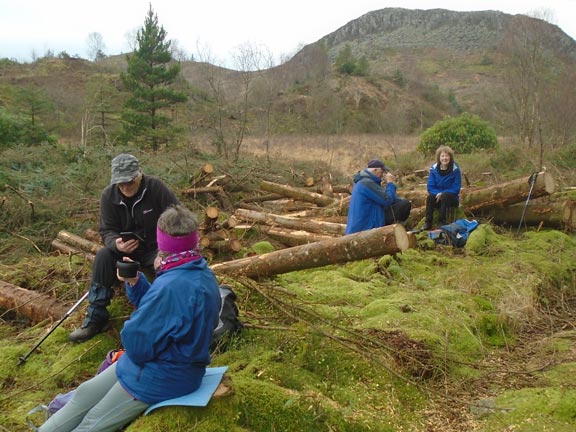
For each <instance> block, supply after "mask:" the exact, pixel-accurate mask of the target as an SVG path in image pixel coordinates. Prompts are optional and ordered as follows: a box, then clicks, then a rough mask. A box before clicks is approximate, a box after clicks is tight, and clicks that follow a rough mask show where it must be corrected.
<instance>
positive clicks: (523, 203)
mask: <svg viewBox="0 0 576 432" xmlns="http://www.w3.org/2000/svg"><path fill="white" fill-rule="evenodd" d="M212 172H213V169H212V170H211V166H210V165H209V164H208V165H205V166H203V167H202V169H201V170H199V171H198V173H196V174H195V175H194V176H192V177H191V181H192V182H193V186H192V187H191V188H189V189H186V190H185V191H183V193H184V195H187V194H188V195H189V194H192V195H195V196H198V195H199V194H213V195H214V198H213V199H212V201H213V202H214V203H219V204H220V205H221V206H222V207H223V208H224V207H225V208H227V209H228V210H229V209H230V208H232V207H231V204H230V200H229V198H228V195H227V194H226V191H225V187H224V186H222V185H216V183H218V182H219V181H222V180H223V179H224V178H225V177H226V176H218V177H214V178H212V177H210V176H211V174H212ZM325 183H326V182H323V184H322V187H321V189H320V190H319V189H318V188H314V190H310V189H311V187H310V185H308V186H305V187H301V188H297V187H292V186H287V185H282V184H277V183H272V182H268V181H263V182H262V183H261V185H260V190H261V193H260V195H258V196H254V197H250V198H244V199H243V200H241V201H239V202H238V203H237V205H236V207H235V208H232V209H233V214H231V213H232V211H229V212H228V213H227V212H225V211H223V210H222V209H221V208H220V207H219V206H217V205H209V206H206V207H205V209H204V214H203V215H202V217H201V226H200V234H201V235H200V243H201V245H202V246H203V248H204V249H203V253H204V255H207V254H208V255H211V254H212V255H213V254H214V253H217V252H222V251H231V252H235V251H238V250H240V248H242V243H241V240H240V238H239V237H238V232H240V230H239V227H241V226H243V227H244V228H246V227H254V226H257V227H258V228H259V229H260V231H261V232H262V233H264V234H265V235H266V236H269V237H270V238H272V239H274V240H276V241H277V242H280V243H281V244H284V245H285V246H286V248H283V249H280V250H277V251H275V252H272V253H268V254H264V255H259V256H251V257H247V258H241V259H236V260H230V261H225V262H220V263H217V264H213V265H212V269H213V270H214V272H215V273H216V274H217V275H218V276H220V277H227V276H247V277H251V278H264V277H270V276H273V275H275V274H280V273H285V272H290V271H296V270H302V269H307V268H314V267H320V266H324V265H328V264H335V263H342V262H349V261H353V260H361V259H366V258H370V257H375V256H382V255H385V254H395V253H398V252H402V251H404V250H406V249H408V248H410V247H414V246H415V237H414V235H413V234H411V233H410V232H406V230H405V228H404V227H403V226H402V225H389V226H386V227H382V228H377V229H373V230H369V231H364V232H361V233H356V234H352V235H344V231H345V227H346V216H345V213H346V211H347V207H348V205H349V202H350V191H351V187H350V186H349V185H346V186H344V187H339V186H329V185H326V184H325ZM398 194H399V196H403V197H406V198H409V199H411V200H412V202H413V209H412V212H411V219H412V221H413V222H412V223H413V224H414V225H415V224H417V223H418V222H419V221H420V220H421V218H422V217H423V216H424V203H425V198H426V191H425V188H424V187H423V188H422V189H421V190H413V191H403V190H402V189H400V188H399V190H398ZM528 198H530V199H529V200H528ZM461 207H462V209H463V210H464V212H465V213H466V215H467V216H471V217H477V216H482V217H487V218H491V219H492V220H493V221H495V222H497V223H498V222H503V223H510V224H517V223H519V222H520V219H521V218H523V220H524V223H526V224H528V225H544V226H549V227H557V228H562V229H569V230H571V229H574V228H575V227H576V211H575V209H576V201H575V200H574V198H573V197H572V198H571V197H570V196H569V195H566V196H564V195H560V194H556V193H555V185H554V180H553V178H552V176H551V175H550V174H549V173H546V172H542V173H539V175H538V176H537V177H536V181H535V182H534V183H533V184H532V183H530V182H529V177H526V178H520V179H516V180H512V181H508V182H503V183H499V184H495V185H492V186H487V187H476V188H472V187H466V188H463V190H462V195H461ZM241 224H243V225H241ZM52 246H53V247H54V249H56V250H58V251H60V252H62V253H66V254H78V255H81V256H83V257H85V258H86V259H87V260H89V261H93V260H94V256H95V254H96V253H97V252H98V250H99V249H100V248H102V247H103V246H102V243H101V240H100V237H99V235H98V233H96V232H95V231H93V230H86V231H85V232H84V234H83V236H78V235H75V234H73V233H70V232H67V231H60V232H59V233H58V235H57V238H56V239H54V241H53V242H52ZM210 251H211V252H210ZM2 287H4V288H6V286H4V285H3V286H2ZM0 288H1V287H0ZM15 288H18V287H12V286H10V287H7V289H4V290H0V292H1V291H3V292H4V294H6V292H10V293H13V294H14V295H15V296H16V297H17V298H14V296H13V295H10V296H8V297H9V298H8V297H7V296H6V295H4V294H3V295H0V299H1V298H3V297H6V298H8V299H7V300H6V305H4V307H11V308H16V309H18V310H19V311H20V312H24V313H25V314H26V315H29V316H31V317H33V319H34V321H36V322H37V321H38V320H39V319H41V318H42V317H46V316H51V317H52V318H54V316H57V315H61V312H62V308H61V307H60V308H58V307H56V306H55V307H54V308H52V307H48V308H46V310H56V313H55V314H52V315H50V314H47V313H45V312H41V311H40V312H39V309H37V308H35V307H34V305H33V304H34V302H32V301H31V299H30V298H29V297H30V296H29V294H27V293H23V294H22V293H21V292H20V290H19V289H15ZM24 291H26V290H24ZM28 303H30V304H31V306H29V307H25V306H24V305H27V304H28ZM18 305H23V306H18Z"/></svg>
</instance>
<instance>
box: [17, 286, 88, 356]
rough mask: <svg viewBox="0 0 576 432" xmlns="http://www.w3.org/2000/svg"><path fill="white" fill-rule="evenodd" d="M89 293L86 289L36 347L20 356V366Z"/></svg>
mask: <svg viewBox="0 0 576 432" xmlns="http://www.w3.org/2000/svg"><path fill="white" fill-rule="evenodd" d="M88 294H90V291H86V294H84V295H83V296H82V298H81V299H80V300H78V301H77V302H76V303H75V304H74V306H72V307H71V308H70V309H69V310H68V312H66V314H65V315H64V316H63V317H62V318H61V319H60V321H58V322H57V323H56V325H55V326H54V327H52V328H51V329H50V331H49V332H48V333H47V334H46V335H45V336H44V337H43V338H42V339H41V340H40V342H38V343H37V344H36V345H34V348H32V349H31V350H30V351H28V354H26V355H25V356H20V361H19V362H18V366H20V365H21V364H23V363H25V362H26V359H27V358H28V357H30V354H32V353H33V352H34V351H36V349H37V348H38V347H39V346H40V345H41V344H42V342H44V341H45V340H46V338H47V337H48V336H50V335H51V334H52V332H53V331H54V330H56V328H57V327H58V326H59V325H60V324H62V322H63V321H64V320H65V319H66V318H68V317H69V316H70V314H71V313H72V312H74V311H75V310H76V308H77V307H78V306H80V303H82V302H83V301H84V299H86V297H88Z"/></svg>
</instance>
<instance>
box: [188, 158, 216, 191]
mask: <svg viewBox="0 0 576 432" xmlns="http://www.w3.org/2000/svg"><path fill="white" fill-rule="evenodd" d="M213 172H214V166H213V165H212V164H211V163H208V162H206V163H205V164H204V165H202V166H201V167H200V169H198V171H196V173H194V174H193V175H191V176H190V184H191V185H192V186H196V185H197V184H198V183H200V182H201V181H202V180H204V179H205V178H206V177H208V176H209V175H210V174H212V173H213Z"/></svg>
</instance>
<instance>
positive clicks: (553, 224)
mask: <svg viewBox="0 0 576 432" xmlns="http://www.w3.org/2000/svg"><path fill="white" fill-rule="evenodd" d="M524 207H526V213H525V214H524V222H525V223H526V225H532V226H538V225H540V224H542V225H544V226H545V227H550V228H558V229H565V230H567V231H573V230H574V229H576V201H572V200H567V201H564V202H546V203H544V202H532V201H531V202H529V203H528V206H526V205H525V203H518V204H514V205H510V206H508V207H502V208H501V207H494V208H490V209H488V210H486V211H485V212H483V213H482V215H483V216H485V217H491V218H492V219H493V220H494V222H496V223H504V224H513V225H517V224H519V223H520V220H521V219H522V212H523V211H524Z"/></svg>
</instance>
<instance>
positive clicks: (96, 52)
mask: <svg viewBox="0 0 576 432" xmlns="http://www.w3.org/2000/svg"><path fill="white" fill-rule="evenodd" d="M86 44H87V45H88V57H89V58H90V59H92V60H93V61H97V60H101V59H103V58H104V57H106V54H104V50H105V49H106V44H105V43H104V39H103V38H102V35H101V34H100V33H97V32H93V33H90V34H89V35H88V38H87V39H86Z"/></svg>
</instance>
